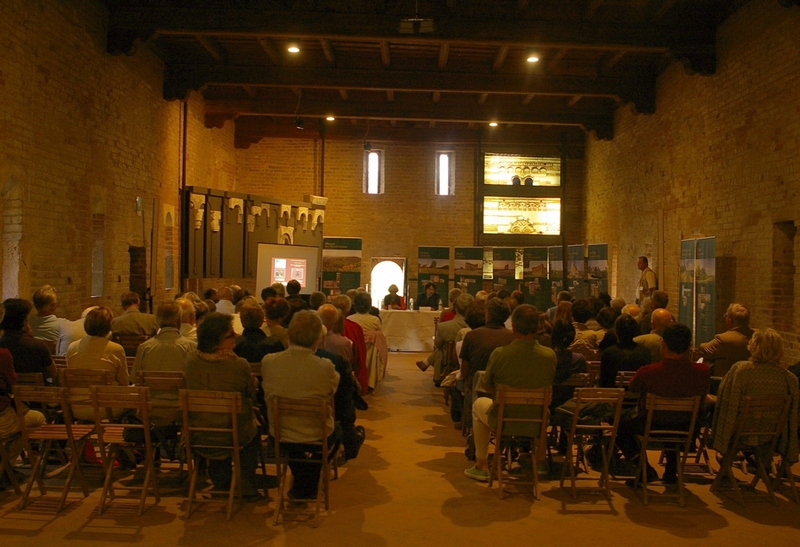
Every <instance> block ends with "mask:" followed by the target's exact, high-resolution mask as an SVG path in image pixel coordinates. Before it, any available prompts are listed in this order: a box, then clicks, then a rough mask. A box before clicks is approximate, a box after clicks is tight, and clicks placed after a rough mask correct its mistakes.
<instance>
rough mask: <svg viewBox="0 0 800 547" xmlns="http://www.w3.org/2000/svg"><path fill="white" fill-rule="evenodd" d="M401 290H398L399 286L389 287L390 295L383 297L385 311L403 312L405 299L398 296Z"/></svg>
mask: <svg viewBox="0 0 800 547" xmlns="http://www.w3.org/2000/svg"><path fill="white" fill-rule="evenodd" d="M399 290H400V289H398V288H397V285H394V284H392V285H389V294H387V295H386V296H384V297H383V306H382V308H383V309H384V310H402V309H403V299H402V298H401V297H400V296H399V295H398V294H397V292H398V291H399Z"/></svg>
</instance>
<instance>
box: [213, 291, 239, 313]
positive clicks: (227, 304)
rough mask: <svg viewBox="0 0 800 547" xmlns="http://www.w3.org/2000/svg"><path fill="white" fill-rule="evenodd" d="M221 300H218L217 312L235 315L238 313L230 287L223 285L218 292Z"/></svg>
mask: <svg viewBox="0 0 800 547" xmlns="http://www.w3.org/2000/svg"><path fill="white" fill-rule="evenodd" d="M217 295H218V296H219V300H217V301H216V305H217V313H224V314H227V315H233V314H234V313H236V306H235V305H234V303H233V291H232V290H231V288H230V287H222V288H221V289H220V290H219V292H218V293H217Z"/></svg>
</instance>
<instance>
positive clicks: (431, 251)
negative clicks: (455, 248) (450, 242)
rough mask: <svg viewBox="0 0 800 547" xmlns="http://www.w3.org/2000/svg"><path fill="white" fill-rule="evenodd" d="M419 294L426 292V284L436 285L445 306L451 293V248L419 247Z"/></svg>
mask: <svg viewBox="0 0 800 547" xmlns="http://www.w3.org/2000/svg"><path fill="white" fill-rule="evenodd" d="M417 265H418V269H417V294H422V293H423V292H425V283H427V282H428V281H432V282H433V283H435V284H436V292H437V293H439V296H440V297H441V303H442V305H443V306H447V293H448V292H450V247H419V248H418V251H417Z"/></svg>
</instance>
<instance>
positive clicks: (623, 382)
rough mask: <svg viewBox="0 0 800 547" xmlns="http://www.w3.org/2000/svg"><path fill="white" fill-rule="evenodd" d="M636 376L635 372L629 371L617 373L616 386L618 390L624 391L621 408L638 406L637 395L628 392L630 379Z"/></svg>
mask: <svg viewBox="0 0 800 547" xmlns="http://www.w3.org/2000/svg"><path fill="white" fill-rule="evenodd" d="M634 376H636V372H632V371H629V370H619V371H617V379H616V384H617V387H618V388H620V389H623V390H625V395H624V396H623V399H622V408H632V407H635V406H636V405H638V404H639V393H635V392H632V391H630V389H629V387H630V384H631V379H632V378H633V377H634Z"/></svg>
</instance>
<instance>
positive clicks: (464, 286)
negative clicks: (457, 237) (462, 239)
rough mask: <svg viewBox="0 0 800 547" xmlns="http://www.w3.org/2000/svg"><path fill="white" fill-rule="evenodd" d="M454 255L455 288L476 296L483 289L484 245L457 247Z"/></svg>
mask: <svg viewBox="0 0 800 547" xmlns="http://www.w3.org/2000/svg"><path fill="white" fill-rule="evenodd" d="M454 256H455V262H454V264H453V276H454V279H455V288H457V289H461V290H462V291H464V292H467V293H469V294H471V295H472V296H475V294H477V292H478V291H479V290H481V279H482V277H483V247H456V248H455V249H454Z"/></svg>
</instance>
